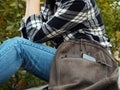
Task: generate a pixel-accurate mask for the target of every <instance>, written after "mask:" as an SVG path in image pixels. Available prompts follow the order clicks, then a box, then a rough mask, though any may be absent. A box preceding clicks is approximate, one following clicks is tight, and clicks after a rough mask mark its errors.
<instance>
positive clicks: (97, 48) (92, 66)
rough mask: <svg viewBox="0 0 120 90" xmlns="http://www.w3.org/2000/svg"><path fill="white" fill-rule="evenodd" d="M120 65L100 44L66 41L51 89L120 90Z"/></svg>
mask: <svg viewBox="0 0 120 90" xmlns="http://www.w3.org/2000/svg"><path fill="white" fill-rule="evenodd" d="M117 81H118V66H117V64H116V62H115V60H114V59H113V58H112V57H111V55H110V54H109V52H108V51H107V50H106V49H105V48H104V47H102V46H101V45H100V44H99V43H97V42H95V41H91V40H86V39H79V40H70V41H66V42H63V43H62V44H61V45H60V46H59V47H58V49H57V52H56V55H55V58H54V60H53V63H52V67H51V73H50V81H49V85H48V89H49V90H118V84H117Z"/></svg>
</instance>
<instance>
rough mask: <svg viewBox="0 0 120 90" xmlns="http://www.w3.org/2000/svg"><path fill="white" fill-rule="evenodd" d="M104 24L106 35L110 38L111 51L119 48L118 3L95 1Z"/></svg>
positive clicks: (119, 9)
mask: <svg viewBox="0 0 120 90" xmlns="http://www.w3.org/2000/svg"><path fill="white" fill-rule="evenodd" d="M97 3H98V6H99V8H100V11H101V13H102V18H103V21H104V24H105V29H106V32H107V35H108V36H109V37H110V38H111V43H112V45H113V50H115V49H116V47H119V46H120V33H119V32H120V25H119V23H120V1H119V0H98V1H97Z"/></svg>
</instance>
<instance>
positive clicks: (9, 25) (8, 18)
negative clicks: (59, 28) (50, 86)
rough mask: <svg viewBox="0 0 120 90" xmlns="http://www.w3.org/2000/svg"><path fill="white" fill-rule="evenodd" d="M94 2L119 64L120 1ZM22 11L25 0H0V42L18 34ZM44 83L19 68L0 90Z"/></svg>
mask: <svg viewBox="0 0 120 90" xmlns="http://www.w3.org/2000/svg"><path fill="white" fill-rule="evenodd" d="M96 2H97V4H98V7H99V9H100V11H101V14H102V18H103V21H104V24H105V28H106V32H107V35H108V36H109V37H110V38H111V44H112V45H113V48H112V54H113V56H114V57H115V58H116V59H117V62H118V64H119V61H120V54H119V52H120V1H119V0H96ZM43 3H44V0H41V5H43ZM24 13H25V0H0V43H3V42H4V41H5V40H7V39H9V38H12V37H14V36H20V32H19V31H18V29H19V27H20V21H21V18H22V17H23V16H24ZM49 45H50V44H49ZM44 84H46V82H44V81H42V80H40V79H38V78H37V77H35V76H33V75H31V74H29V73H28V72H26V71H25V70H23V69H22V68H21V69H20V70H19V71H18V72H17V73H16V74H15V75H13V76H12V77H11V78H10V79H9V80H8V81H6V82H5V83H4V84H3V85H1V86H0V90H24V89H26V88H30V87H36V86H40V85H44Z"/></svg>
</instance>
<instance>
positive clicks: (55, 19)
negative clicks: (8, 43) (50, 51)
mask: <svg viewBox="0 0 120 90" xmlns="http://www.w3.org/2000/svg"><path fill="white" fill-rule="evenodd" d="M21 30H22V31H23V32H25V33H26V34H24V33H23V36H24V37H27V38H28V39H29V40H32V41H34V42H41V43H42V42H46V41H48V40H50V41H52V42H53V43H54V45H55V46H58V45H59V44H60V43H61V42H63V41H67V40H70V39H74V38H79V37H81V35H88V36H90V37H92V38H93V39H94V40H96V41H98V42H99V43H100V44H101V45H103V46H105V47H111V44H110V43H109V40H108V38H107V36H106V33H105V29H104V24H103V22H102V19H101V15H100V12H99V10H98V8H97V5H96V4H95V1H94V0H61V1H58V2H56V3H55V7H54V9H50V4H49V3H48V4H47V3H45V5H44V6H43V7H41V12H40V15H35V14H34V15H32V16H30V17H29V18H28V19H27V20H26V22H24V19H23V20H22V23H21ZM25 35H26V36H25Z"/></svg>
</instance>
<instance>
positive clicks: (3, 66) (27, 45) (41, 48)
mask: <svg viewBox="0 0 120 90" xmlns="http://www.w3.org/2000/svg"><path fill="white" fill-rule="evenodd" d="M55 52H56V49H55V48H51V47H48V46H45V45H42V44H40V43H34V42H31V41H29V40H26V39H24V38H21V37H15V38H12V39H9V40H7V41H5V42H4V43H3V44H1V45H0V84H2V83H3V82H4V81H6V80H7V79H9V78H10V77H11V76H12V75H13V74H15V72H16V71H17V70H19V68H20V67H23V68H24V69H25V70H27V71H28V72H30V73H32V74H33V75H35V76H37V77H39V78H41V79H43V80H45V81H49V74H50V67H51V63H52V60H53V57H54V54H55Z"/></svg>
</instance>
